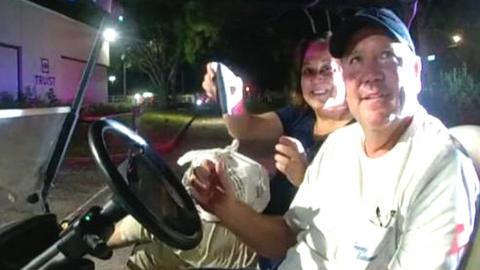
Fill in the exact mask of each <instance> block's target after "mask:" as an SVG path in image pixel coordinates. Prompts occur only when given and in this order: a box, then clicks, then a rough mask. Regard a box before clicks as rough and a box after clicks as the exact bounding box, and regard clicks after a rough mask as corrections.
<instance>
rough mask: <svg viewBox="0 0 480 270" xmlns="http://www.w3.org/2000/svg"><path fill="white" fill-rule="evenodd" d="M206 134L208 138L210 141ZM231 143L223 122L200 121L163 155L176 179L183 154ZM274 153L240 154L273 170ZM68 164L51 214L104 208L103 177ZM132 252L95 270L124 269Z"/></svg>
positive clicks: (261, 145)
mask: <svg viewBox="0 0 480 270" xmlns="http://www.w3.org/2000/svg"><path fill="white" fill-rule="evenodd" d="M212 129H213V130H214V132H213V134H214V135H213V136H212V135H211V134H212V132H211V131H212ZM206 134H209V136H208V137H207V136H206ZM230 140H231V139H230V137H229V135H228V133H227V131H226V129H225V127H224V125H223V122H222V120H221V119H220V118H218V119H197V120H195V121H194V122H193V124H192V125H191V127H190V128H189V130H188V131H187V133H186V134H185V137H184V138H183V140H182V141H181V143H180V144H179V145H178V147H177V149H174V150H173V151H172V152H171V153H168V154H166V155H164V158H165V159H166V161H167V162H168V163H169V164H170V166H171V168H173V170H174V171H175V172H176V173H177V175H178V176H181V175H182V173H183V169H182V168H180V167H179V166H178V165H176V160H177V158H178V157H179V156H180V155H181V154H183V153H184V152H186V151H188V150H191V149H208V148H213V147H224V146H226V145H228V144H230V142H231V141H230ZM152 143H153V144H155V143H164V142H152ZM272 149H273V143H269V142H242V143H241V146H240V152H242V153H245V154H247V155H248V156H250V157H253V158H255V159H257V160H258V161H259V162H261V163H262V164H264V165H265V166H267V167H268V168H270V169H271V168H272V166H273V162H272V161H273V160H272ZM66 164H67V165H65V166H63V167H62V169H61V171H60V172H59V174H58V176H57V180H56V184H55V187H54V189H53V190H52V191H51V195H50V201H51V208H52V211H53V212H54V213H56V214H57V215H58V217H59V219H60V220H61V219H63V218H65V217H68V216H72V215H73V214H74V213H75V212H76V211H77V212H79V211H81V210H86V209H88V208H89V207H90V206H92V205H103V204H104V203H105V202H106V201H107V200H108V199H109V197H110V196H111V193H110V190H109V189H108V188H107V187H106V185H105V184H104V182H103V178H104V176H103V175H102V173H101V172H100V171H99V170H97V168H96V167H95V166H94V165H92V163H89V162H86V161H85V159H81V160H80V162H72V161H67V162H66ZM130 250H131V249H130V248H124V249H120V250H116V251H115V252H114V256H113V258H112V259H110V260H108V261H99V260H95V263H96V269H100V270H110V269H122V266H123V265H124V264H125V261H126V259H127V258H128V254H129V253H130Z"/></svg>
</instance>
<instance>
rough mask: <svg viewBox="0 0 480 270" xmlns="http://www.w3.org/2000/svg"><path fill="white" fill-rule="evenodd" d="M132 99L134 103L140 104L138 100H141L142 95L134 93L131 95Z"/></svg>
mask: <svg viewBox="0 0 480 270" xmlns="http://www.w3.org/2000/svg"><path fill="white" fill-rule="evenodd" d="M133 100H134V101H135V105H138V104H140V102H142V95H140V94H139V93H136V94H135V95H133Z"/></svg>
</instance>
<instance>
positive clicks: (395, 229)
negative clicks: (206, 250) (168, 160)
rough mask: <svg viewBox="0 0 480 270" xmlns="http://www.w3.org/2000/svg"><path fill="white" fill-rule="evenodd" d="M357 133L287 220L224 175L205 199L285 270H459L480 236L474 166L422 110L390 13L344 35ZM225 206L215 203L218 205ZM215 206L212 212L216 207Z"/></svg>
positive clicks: (322, 163) (342, 52) (371, 15)
mask: <svg viewBox="0 0 480 270" xmlns="http://www.w3.org/2000/svg"><path fill="white" fill-rule="evenodd" d="M330 51H331V54H332V55H333V56H334V57H337V58H340V59H341V65H342V69H343V76H344V80H345V83H346V88H347V102H348V106H349V109H350V111H351V113H352V115H353V116H354V118H355V119H356V120H357V123H356V124H353V125H350V126H347V127H344V128H341V129H339V130H337V131H335V132H334V133H332V134H331V135H330V136H329V138H328V139H327V140H326V142H325V143H324V145H323V146H322V148H321V149H320V151H319V153H318V154H317V156H316V157H315V159H314V161H313V162H312V163H311V164H310V166H309V168H308V170H307V172H306V175H305V178H304V181H303V183H302V185H301V186H300V188H299V191H298V193H297V195H296V197H295V199H294V201H293V202H292V205H291V206H290V210H289V211H288V212H287V213H286V214H285V216H284V217H266V216H262V215H260V214H258V213H256V212H254V211H253V210H251V209H250V208H249V207H248V206H246V205H245V204H243V203H241V202H239V201H238V200H235V198H234V197H233V196H232V191H231V187H230V186H229V185H228V183H226V182H225V181H224V180H223V179H224V171H223V167H222V166H221V165H217V166H216V170H217V176H218V177H219V179H220V182H221V183H222V185H221V186H218V185H214V184H211V183H210V182H208V176H209V170H207V169H208V168H209V167H211V166H214V165H213V164H212V163H209V162H205V163H204V167H202V168H199V169H197V170H196V174H195V177H193V178H192V179H191V180H192V182H193V184H194V187H195V192H194V195H195V198H196V199H197V201H198V202H199V203H200V204H202V205H203V208H205V209H208V210H209V211H211V212H213V213H214V214H215V215H216V216H217V217H219V218H220V220H221V222H222V224H223V225H225V226H226V227H227V228H229V229H230V230H232V231H233V232H234V233H236V234H237V235H238V236H239V237H240V238H241V239H242V240H243V241H244V242H245V243H247V244H248V245H250V246H251V247H252V248H253V249H255V250H256V251H257V252H258V253H260V254H262V255H264V256H267V257H271V258H279V257H282V256H286V257H285V260H284V261H283V263H282V264H281V265H280V269H300V268H301V269H349V270H351V269H409V270H410V269H456V268H457V266H458V264H459V262H460V259H461V257H462V254H463V251H464V248H465V246H466V245H467V243H468V240H469V237H470V235H471V233H472V231H473V225H474V218H475V202H476V199H477V197H478V193H479V185H478V176H477V175H476V172H475V169H474V167H473V163H472V161H471V159H470V158H468V157H467V156H466V155H465V154H464V153H463V152H461V151H460V150H459V149H457V147H456V146H455V144H454V143H453V142H452V140H451V138H450V136H449V133H448V130H447V129H446V128H445V126H444V125H443V124H442V123H441V122H440V121H439V120H438V119H436V118H434V117H432V116H430V115H429V114H428V113H427V112H426V111H425V110H424V109H423V107H422V106H421V105H420V104H419V103H418V101H417V95H418V93H419V91H420V88H421V82H420V72H421V62H420V59H419V57H418V56H416V54H415V47H414V44H413V42H412V40H411V37H410V34H409V32H408V29H407V28H406V26H405V25H404V24H403V23H402V22H401V20H400V19H399V18H398V17H397V16H396V15H395V14H394V13H393V12H391V11H390V10H387V9H378V8H369V9H364V10H361V11H359V12H358V13H357V14H355V16H353V17H352V18H350V19H349V20H347V21H346V22H344V24H342V26H341V27H340V28H339V29H338V30H337V31H336V32H335V33H334V35H333V36H332V38H331V45H330ZM212 197H214V198H217V199H216V200H213V201H212V200H211V198H212ZM209 199H210V200H209Z"/></svg>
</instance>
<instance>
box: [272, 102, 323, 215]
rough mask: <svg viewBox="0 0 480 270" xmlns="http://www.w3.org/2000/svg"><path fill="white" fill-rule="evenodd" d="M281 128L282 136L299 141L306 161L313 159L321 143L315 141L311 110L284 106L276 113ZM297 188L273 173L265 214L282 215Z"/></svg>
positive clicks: (313, 116) (276, 173)
mask: <svg viewBox="0 0 480 270" xmlns="http://www.w3.org/2000/svg"><path fill="white" fill-rule="evenodd" d="M276 113H277V115H278V117H279V118H280V122H281V123H282V126H283V135H286V136H290V137H294V138H296V139H297V140H299V141H300V142H301V143H302V145H303V147H304V148H305V151H306V153H307V158H308V161H309V162H311V161H312V159H313V158H314V157H315V154H316V153H317V151H318V149H319V148H320V146H321V144H322V142H323V140H322V141H315V139H314V136H313V125H314V123H315V114H314V113H313V111H312V110H311V109H306V108H300V107H294V106H286V107H283V108H281V109H279V110H277V111H276ZM296 192H297V188H296V187H295V186H294V185H292V184H291V183H290V181H288V179H287V177H286V176H285V175H284V174H283V173H281V172H279V171H275V172H274V174H273V176H272V177H271V178H270V194H271V198H270V202H269V204H268V205H267V207H266V209H265V210H264V213H265V214H269V215H283V214H284V213H285V212H286V211H287V210H288V207H289V206H290V203H291V201H292V200H293V197H294V196H295V193H296Z"/></svg>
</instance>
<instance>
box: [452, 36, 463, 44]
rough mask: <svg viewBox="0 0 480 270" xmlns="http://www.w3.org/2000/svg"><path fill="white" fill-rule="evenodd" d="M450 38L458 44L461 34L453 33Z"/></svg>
mask: <svg viewBox="0 0 480 270" xmlns="http://www.w3.org/2000/svg"><path fill="white" fill-rule="evenodd" d="M452 40H453V42H454V43H455V44H458V43H460V42H461V41H462V36H461V35H458V34H455V35H453V36H452Z"/></svg>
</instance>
